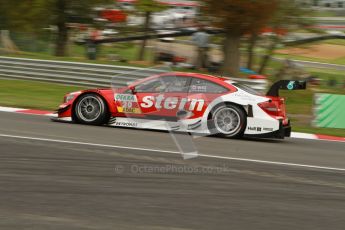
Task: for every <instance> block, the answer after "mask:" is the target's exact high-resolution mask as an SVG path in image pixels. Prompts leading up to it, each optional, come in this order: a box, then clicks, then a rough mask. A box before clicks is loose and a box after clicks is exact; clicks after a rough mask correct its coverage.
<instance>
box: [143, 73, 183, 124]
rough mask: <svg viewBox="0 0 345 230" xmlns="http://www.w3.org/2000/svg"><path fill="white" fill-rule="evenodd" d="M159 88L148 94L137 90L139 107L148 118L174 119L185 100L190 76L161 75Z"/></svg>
mask: <svg viewBox="0 0 345 230" xmlns="http://www.w3.org/2000/svg"><path fill="white" fill-rule="evenodd" d="M159 81H160V86H159V90H158V91H157V90H156V91H153V92H151V93H150V95H149V94H147V92H146V93H142V92H137V95H138V96H137V97H138V100H139V105H140V108H141V109H142V111H143V114H145V117H146V118H148V119H153V120H155V119H164V120H170V121H175V120H177V113H178V111H179V109H180V106H181V103H184V101H187V91H188V85H189V81H190V77H185V76H175V75H168V76H161V77H159Z"/></svg>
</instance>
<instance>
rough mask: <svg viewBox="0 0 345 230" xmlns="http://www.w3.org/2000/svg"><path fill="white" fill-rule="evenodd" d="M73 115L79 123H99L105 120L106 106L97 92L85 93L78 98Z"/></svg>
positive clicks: (106, 115) (106, 116)
mask: <svg viewBox="0 0 345 230" xmlns="http://www.w3.org/2000/svg"><path fill="white" fill-rule="evenodd" d="M74 116H75V118H76V121H77V122H79V123H82V124H89V125H101V124H104V123H106V122H107V119H108V107H107V105H106V104H105V102H104V100H103V99H102V98H101V97H100V96H98V95H97V94H85V95H82V96H81V97H80V98H78V100H77V102H76V104H75V107H74Z"/></svg>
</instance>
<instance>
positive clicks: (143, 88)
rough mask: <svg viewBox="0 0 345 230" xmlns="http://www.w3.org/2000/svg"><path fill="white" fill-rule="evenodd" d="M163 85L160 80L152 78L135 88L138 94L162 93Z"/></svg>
mask: <svg viewBox="0 0 345 230" xmlns="http://www.w3.org/2000/svg"><path fill="white" fill-rule="evenodd" d="M162 89H163V84H162V79H161V78H154V79H151V80H148V81H145V82H143V83H141V84H139V85H136V86H135V90H136V91H137V92H138V93H159V92H162Z"/></svg>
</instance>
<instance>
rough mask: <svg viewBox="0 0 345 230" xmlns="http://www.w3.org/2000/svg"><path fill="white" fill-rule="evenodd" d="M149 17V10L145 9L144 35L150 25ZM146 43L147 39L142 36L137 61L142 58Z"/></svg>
mask: <svg viewBox="0 0 345 230" xmlns="http://www.w3.org/2000/svg"><path fill="white" fill-rule="evenodd" d="M150 17H151V12H149V11H147V12H146V13H145V26H144V35H145V36H146V35H147V34H148V30H149V25H150ZM146 43H147V39H145V38H144V39H143V41H142V42H141V47H140V50H139V56H138V60H139V61H142V60H144V56H145V47H146Z"/></svg>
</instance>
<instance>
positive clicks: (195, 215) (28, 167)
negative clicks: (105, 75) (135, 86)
mask: <svg viewBox="0 0 345 230" xmlns="http://www.w3.org/2000/svg"><path fill="white" fill-rule="evenodd" d="M175 138H176V137H175ZM177 139H179V140H180V141H182V142H185V143H186V144H187V146H186V147H183V146H182V148H183V149H188V148H191V147H190V145H188V143H189V141H190V139H189V137H187V136H180V135H179V136H177ZM193 142H194V144H195V147H196V148H197V149H198V152H199V154H200V156H199V157H197V158H193V159H188V160H184V159H183V158H182V155H181V154H179V150H178V148H177V147H176V144H175V142H174V141H173V137H172V136H171V134H169V133H166V132H156V131H145V130H132V129H124V128H109V127H93V126H83V125H74V124H66V123H55V122H51V121H50V120H49V118H48V117H45V116H35V115H23V114H14V113H5V112H0V229H6V230H7V229H10V230H11V229H16V230H17V229H35V230H36V229H38V230H40V229H42V230H43V229H44V230H46V229H99V230H102V229H152V230H156V229H174V230H175V229H178V230H181V229H313V230H315V229H344V226H345V218H344V217H345V178H344V176H345V143H338V142H329V141H316V140H303V139H285V140H258V139H244V140H228V139H221V138H212V137H198V138H194V139H193Z"/></svg>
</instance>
